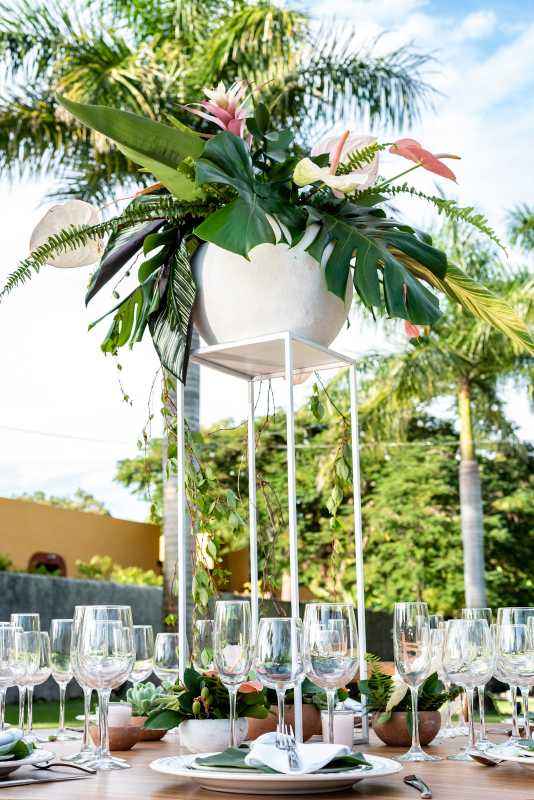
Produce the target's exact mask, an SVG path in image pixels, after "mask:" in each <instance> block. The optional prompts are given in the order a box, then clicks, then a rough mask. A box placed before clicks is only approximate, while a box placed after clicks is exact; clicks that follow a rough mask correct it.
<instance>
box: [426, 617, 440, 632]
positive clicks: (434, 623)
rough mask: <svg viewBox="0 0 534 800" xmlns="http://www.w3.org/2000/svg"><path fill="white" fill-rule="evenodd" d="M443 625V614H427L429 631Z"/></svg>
mask: <svg viewBox="0 0 534 800" xmlns="http://www.w3.org/2000/svg"><path fill="white" fill-rule="evenodd" d="M442 625H443V614H429V615H428V627H429V628H430V630H431V631H435V630H438V628H440V627H441V626H442Z"/></svg>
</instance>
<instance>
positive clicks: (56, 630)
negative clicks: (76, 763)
mask: <svg viewBox="0 0 534 800" xmlns="http://www.w3.org/2000/svg"><path fill="white" fill-rule="evenodd" d="M72 625H73V621H72V619H53V620H52V621H51V623H50V665H51V669H52V677H53V678H54V680H55V682H56V683H57V684H58V686H59V726H58V730H57V731H56V733H55V734H54V735H55V736H56V738H57V739H58V741H60V742H62V741H68V740H70V739H77V738H78V736H77V734H73V733H69V732H68V731H67V730H66V728H65V694H66V690H67V686H68V684H69V683H70V682H71V680H72V678H73V677H74V673H73V671H72V664H71V644H72Z"/></svg>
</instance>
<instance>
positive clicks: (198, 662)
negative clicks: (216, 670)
mask: <svg viewBox="0 0 534 800" xmlns="http://www.w3.org/2000/svg"><path fill="white" fill-rule="evenodd" d="M192 661H193V666H194V668H195V669H196V671H197V672H210V671H211V670H213V620H212V619H197V620H196V622H195V623H194V625H193V653H192Z"/></svg>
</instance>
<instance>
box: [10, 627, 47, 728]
mask: <svg viewBox="0 0 534 800" xmlns="http://www.w3.org/2000/svg"><path fill="white" fill-rule="evenodd" d="M10 622H11V625H13V626H14V627H15V628H20V629H21V630H23V631H27V632H29V631H39V630H41V622H40V617H39V614H33V613H32V614H11V617H10ZM19 680H20V681H22V683H17V689H18V690H19V724H18V727H19V728H20V730H21V731H22V730H24V705H25V699H26V684H25V683H24V680H25V676H24V673H20V675H19Z"/></svg>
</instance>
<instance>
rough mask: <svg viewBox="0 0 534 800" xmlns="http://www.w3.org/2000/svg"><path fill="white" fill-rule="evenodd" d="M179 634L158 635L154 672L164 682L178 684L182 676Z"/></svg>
mask: <svg viewBox="0 0 534 800" xmlns="http://www.w3.org/2000/svg"><path fill="white" fill-rule="evenodd" d="M179 646H180V638H179V635H178V634H177V633H158V635H157V636H156V644H155V647H154V672H155V673H156V675H157V676H158V678H159V679H160V681H162V682H170V683H176V681H177V680H178V677H179V675H180V661H179V658H178V648H179Z"/></svg>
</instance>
